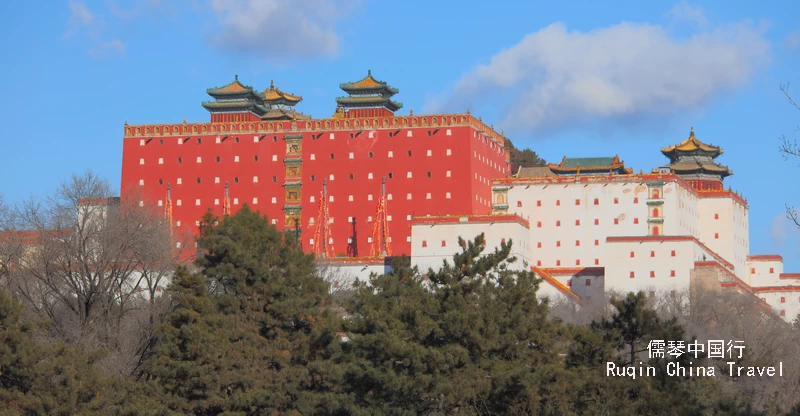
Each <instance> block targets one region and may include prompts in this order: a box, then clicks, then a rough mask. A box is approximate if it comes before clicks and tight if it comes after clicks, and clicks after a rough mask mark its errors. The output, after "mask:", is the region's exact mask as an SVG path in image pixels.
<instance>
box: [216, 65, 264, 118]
mask: <svg viewBox="0 0 800 416" xmlns="http://www.w3.org/2000/svg"><path fill="white" fill-rule="evenodd" d="M206 93H207V94H208V95H210V96H211V97H213V98H214V101H204V102H203V107H204V108H205V109H206V110H208V111H209V112H210V113H211V122H212V123H221V122H231V121H257V120H260V119H261V116H262V115H264V114H266V113H267V111H268V110H267V109H266V108H265V107H264V106H263V105H261V101H262V97H261V96H260V95H259V94H258V93H257V92H255V91H254V90H253V87H251V86H249V85H244V84H242V83H241V82H239V76H238V75H236V76H234V78H233V82H231V83H230V84H228V85H224V86H222V87H215V88H209V89H207V90H206Z"/></svg>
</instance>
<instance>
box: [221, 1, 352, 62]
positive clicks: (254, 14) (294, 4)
mask: <svg viewBox="0 0 800 416" xmlns="http://www.w3.org/2000/svg"><path fill="white" fill-rule="evenodd" d="M357 2H358V0H346V1H334V0H212V1H211V9H212V11H213V12H214V14H215V15H216V18H217V19H218V20H219V26H220V34H219V35H218V36H216V37H215V38H214V45H215V46H217V47H219V48H220V49H223V50H232V51H236V52H241V53H247V54H253V55H258V56H260V57H263V58H265V59H270V60H281V59H286V58H289V57H318V56H323V57H330V56H335V55H336V53H337V52H338V50H339V42H340V39H339V36H338V35H337V33H336V23H337V21H338V20H339V19H341V18H342V17H343V15H344V14H346V12H347V11H348V9H349V8H350V7H349V6H352V5H353V4H355V3H357Z"/></svg>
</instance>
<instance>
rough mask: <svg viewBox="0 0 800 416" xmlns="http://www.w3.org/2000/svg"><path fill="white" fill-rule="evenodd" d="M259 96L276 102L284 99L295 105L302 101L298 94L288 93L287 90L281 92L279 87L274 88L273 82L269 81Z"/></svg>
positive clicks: (267, 100)
mask: <svg viewBox="0 0 800 416" xmlns="http://www.w3.org/2000/svg"><path fill="white" fill-rule="evenodd" d="M261 98H262V99H263V100H264V101H266V102H269V103H271V102H278V101H284V102H286V103H287V104H289V105H295V104H297V103H299V102H300V101H303V97H302V96H299V95H294V94H289V93H288V92H283V91H281V90H280V89H279V88H275V82H274V81H270V82H269V88H267V89H265V90H264V91H263V92H262V93H261Z"/></svg>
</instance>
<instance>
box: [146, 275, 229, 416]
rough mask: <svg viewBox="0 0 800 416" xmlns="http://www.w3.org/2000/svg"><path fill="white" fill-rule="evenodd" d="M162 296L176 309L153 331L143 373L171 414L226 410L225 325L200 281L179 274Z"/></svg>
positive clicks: (192, 276) (216, 412) (197, 277)
mask: <svg viewBox="0 0 800 416" xmlns="http://www.w3.org/2000/svg"><path fill="white" fill-rule="evenodd" d="M168 294H169V295H170V296H171V297H172V299H173V302H175V303H176V304H177V306H176V308H175V310H174V311H173V312H171V313H170V314H169V315H168V316H167V317H166V322H165V323H164V324H163V325H161V326H160V327H159V328H158V331H157V333H158V336H159V344H158V345H157V347H156V351H155V354H154V355H153V357H152V358H150V359H149V360H148V361H147V362H146V363H145V372H146V374H147V375H148V378H151V379H153V380H154V381H155V382H156V383H157V384H158V386H159V389H160V390H161V391H162V392H163V397H164V398H165V401H166V402H167V404H168V405H169V407H170V408H171V409H172V410H175V411H178V412H191V413H194V414H218V413H220V412H222V411H223V410H224V409H225V407H226V404H227V403H226V399H227V397H226V396H225V394H224V393H225V392H224V387H223V386H222V382H221V380H220V378H221V374H222V373H223V372H226V371H229V369H228V368H226V366H225V363H224V359H223V356H224V353H225V348H226V347H227V343H226V340H225V337H224V334H225V331H226V330H227V329H228V326H227V325H226V324H227V322H226V321H225V320H224V318H223V317H222V316H221V315H220V314H218V313H216V311H215V310H214V308H215V307H214V302H213V299H212V297H211V296H210V295H209V294H208V293H207V290H206V281H205V278H204V277H203V276H201V275H198V274H192V273H189V272H188V271H187V270H186V269H184V268H179V269H178V270H177V272H176V274H175V277H174V279H173V281H172V283H171V284H170V286H169V288H168Z"/></svg>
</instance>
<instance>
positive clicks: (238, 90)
mask: <svg viewBox="0 0 800 416" xmlns="http://www.w3.org/2000/svg"><path fill="white" fill-rule="evenodd" d="M206 93H208V95H211V96H214V95H223V96H226V95H236V94H253V95H255V96H258V94H257V93H256V92H255V91H254V90H253V87H251V86H249V85H244V84H242V83H241V82H239V76H238V75H235V76H234V78H233V81H232V82H230V83H228V84H226V85H223V86H221V87H214V88H208V89H206Z"/></svg>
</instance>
